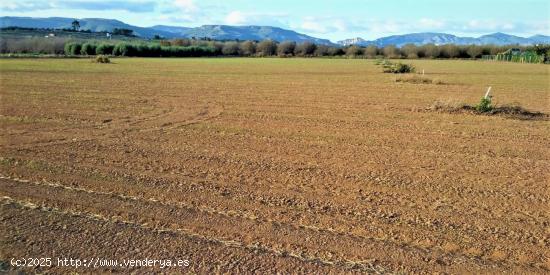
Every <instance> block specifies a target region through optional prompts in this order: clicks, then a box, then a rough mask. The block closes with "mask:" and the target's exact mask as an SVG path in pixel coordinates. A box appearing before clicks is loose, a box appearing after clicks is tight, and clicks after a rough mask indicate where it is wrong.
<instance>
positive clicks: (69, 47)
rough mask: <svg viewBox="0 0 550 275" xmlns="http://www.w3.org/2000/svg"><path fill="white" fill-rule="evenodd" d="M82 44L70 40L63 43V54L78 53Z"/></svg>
mask: <svg viewBox="0 0 550 275" xmlns="http://www.w3.org/2000/svg"><path fill="white" fill-rule="evenodd" d="M81 49H82V45H81V44H80V43H76V42H71V43H66V44H65V54H66V55H79V54H80V50H81Z"/></svg>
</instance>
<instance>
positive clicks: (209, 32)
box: [0, 16, 550, 47]
mask: <svg viewBox="0 0 550 275" xmlns="http://www.w3.org/2000/svg"><path fill="white" fill-rule="evenodd" d="M73 20H74V18H66V17H48V18H35V17H13V16H4V17H0V27H26V28H52V29H62V28H71V23H72V22H73ZM77 20H78V21H79V22H80V28H81V29H85V30H92V31H96V32H99V31H112V30H113V29H114V28H124V29H131V30H133V31H134V33H135V34H136V35H137V36H140V37H144V38H152V37H154V36H155V35H160V36H162V37H165V38H192V37H196V38H204V37H208V38H211V39H214V40H235V39H239V40H264V39H272V40H275V41H279V42H280V41H287V40H289V41H295V42H297V43H300V42H305V41H309V42H314V43H316V44H324V45H340V46H349V45H360V46H368V45H375V46H378V47H384V46H387V45H396V46H398V47H401V46H403V45H406V44H411V43H412V44H416V45H424V44H430V43H433V44H437V45H442V44H458V45H465V44H495V45H509V44H520V45H531V44H542V43H545V44H550V36H545V35H535V36H531V37H527V38H525V37H519V36H514V35H509V34H505V33H494V34H489V35H484V36H480V37H478V38H473V37H458V36H455V35H452V34H446V33H431V32H426V33H412V34H404V35H393V36H388V37H383V38H379V39H376V40H371V41H368V40H364V39H362V38H353V39H346V40H342V41H338V42H337V43H332V42H331V41H330V40H328V39H322V38H316V37H312V36H309V35H305V34H301V33H297V32H295V31H292V30H286V29H282V28H277V27H270V26H227V25H204V26H200V27H195V28H187V27H176V26H165V25H156V26H152V27H138V26H133V25H129V24H126V23H124V22H122V21H119V20H114V19H103V18H83V19H77Z"/></svg>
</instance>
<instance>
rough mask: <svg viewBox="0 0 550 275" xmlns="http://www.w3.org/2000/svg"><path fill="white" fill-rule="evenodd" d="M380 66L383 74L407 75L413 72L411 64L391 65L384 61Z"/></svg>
mask: <svg viewBox="0 0 550 275" xmlns="http://www.w3.org/2000/svg"><path fill="white" fill-rule="evenodd" d="M382 65H383V67H384V72H385V73H393V74H407V73H414V72H415V68H414V66H413V65H411V64H403V63H392V62H389V61H387V60H386V61H385V63H383V64H382Z"/></svg>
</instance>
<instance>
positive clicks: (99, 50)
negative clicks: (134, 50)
mask: <svg viewBox="0 0 550 275" xmlns="http://www.w3.org/2000/svg"><path fill="white" fill-rule="evenodd" d="M114 47H115V46H114V45H111V44H99V45H98V46H97V47H96V48H95V54H103V55H111V54H113V48H114Z"/></svg>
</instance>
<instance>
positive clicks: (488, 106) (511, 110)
mask: <svg viewBox="0 0 550 275" xmlns="http://www.w3.org/2000/svg"><path fill="white" fill-rule="evenodd" d="M427 110H430V111H436V112H443V113H470V114H478V115H498V116H503V117H506V118H512V119H520V120H548V117H549V116H548V114H545V113H542V112H533V111H529V110H527V109H525V108H524V107H522V106H520V105H519V104H507V105H502V106H493V105H492V102H491V100H490V99H486V98H482V99H481V101H480V102H479V103H478V104H477V105H475V106H471V105H468V104H466V103H463V102H459V101H457V100H446V101H441V100H438V101H435V102H434V103H433V104H432V105H431V106H430V107H428V109H427Z"/></svg>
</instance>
